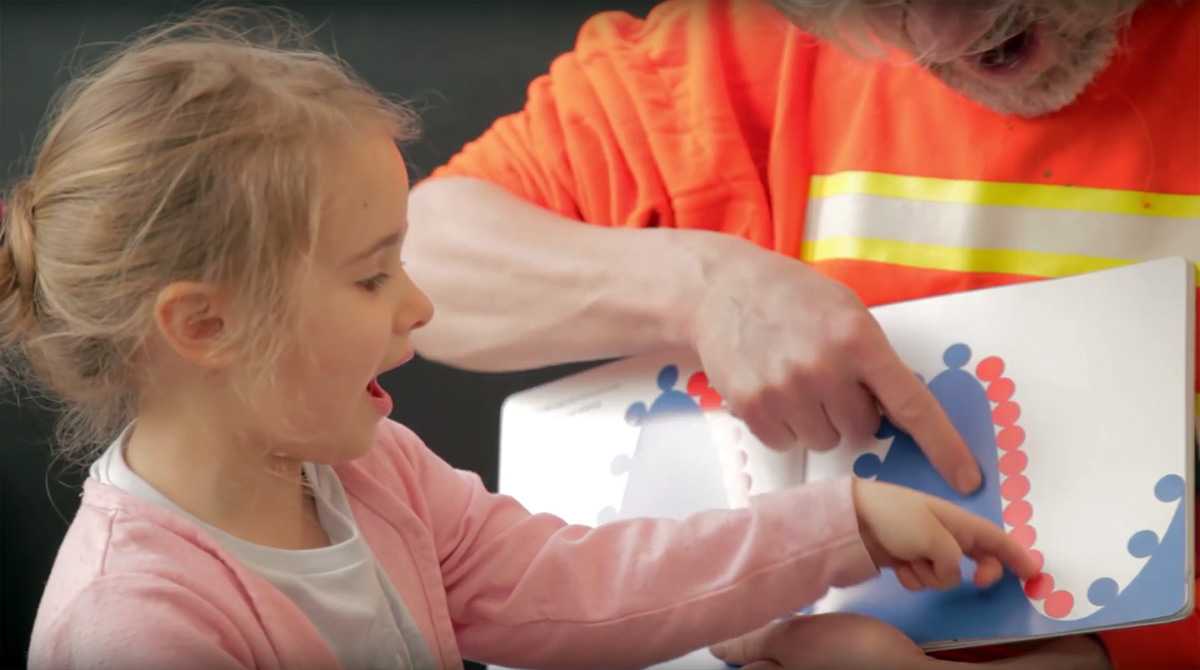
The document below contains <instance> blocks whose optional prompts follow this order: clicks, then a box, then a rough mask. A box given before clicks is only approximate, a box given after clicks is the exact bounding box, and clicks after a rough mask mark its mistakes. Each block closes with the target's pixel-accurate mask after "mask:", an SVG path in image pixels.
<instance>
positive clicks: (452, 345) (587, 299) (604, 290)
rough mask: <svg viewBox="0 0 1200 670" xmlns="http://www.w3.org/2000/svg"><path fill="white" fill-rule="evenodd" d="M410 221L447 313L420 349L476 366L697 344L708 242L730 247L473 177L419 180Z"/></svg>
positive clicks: (422, 337)
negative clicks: (592, 221)
mask: <svg viewBox="0 0 1200 670" xmlns="http://www.w3.org/2000/svg"><path fill="white" fill-rule="evenodd" d="M409 219H410V229H409V233H408V239H407V241H406V243H405V250H404V260H405V264H406V266H407V268H408V270H409V272H410V273H411V275H412V277H413V279H414V280H415V281H416V282H417V283H418V284H419V285H420V286H421V287H422V288H424V289H425V290H426V292H428V293H429V295H430V297H431V298H432V299H433V302H434V304H435V306H436V308H437V310H436V316H435V317H434V319H433V320H432V322H431V323H430V325H429V326H427V327H426V328H423V329H421V330H420V331H418V332H416V333H415V334H414V343H415V346H416V348H417V351H418V352H419V353H420V354H421V355H422V356H424V357H426V358H430V359H432V360H438V361H442V362H445V363H448V364H451V365H456V366H459V367H465V368H470V369H475V370H489V371H503V370H515V369H523V368H531V367H540V366H543V365H551V364H557V363H564V362H570V361H582V360H595V359H600V358H608V357H615V356H622V355H628V354H633V353H638V352H641V351H646V350H652V349H658V348H663V347H670V346H681V345H685V344H687V343H688V341H689V340H688V329H689V324H688V318H689V313H690V307H691V305H692V304H694V303H695V301H696V300H697V299H698V295H697V294H698V292H699V291H701V290H702V288H703V285H704V282H705V278H704V267H703V266H704V262H703V261H702V260H701V259H700V254H698V253H697V251H698V250H697V247H698V246H699V247H703V246H704V245H705V244H706V243H707V241H708V240H713V241H715V242H718V243H721V244H725V243H727V242H725V241H723V240H720V241H718V240H716V237H717V235H716V234H714V233H705V232H695V231H679V230H669V229H621V228H607V227H601V226H592V225H584V224H581V223H579V222H578V221H572V220H570V219H565V218H563V217H560V216H558V215H557V214H554V213H552V212H549V211H547V210H545V209H542V208H540V207H537V206H535V205H532V204H530V203H528V202H525V201H523V200H521V199H519V198H517V197H516V196H514V195H512V194H511V193H509V192H508V191H506V190H504V189H503V188H501V187H498V186H495V185H493V184H489V183H486V182H483V181H479V180H475V179H465V178H445V179H438V180H434V181H431V182H428V183H424V184H420V185H418V186H417V187H416V188H414V189H413V193H412V196H411V201H410V205H409ZM720 237H721V238H728V236H724V235H722V236H720ZM728 239H729V240H731V241H732V243H736V242H740V240H733V238H728Z"/></svg>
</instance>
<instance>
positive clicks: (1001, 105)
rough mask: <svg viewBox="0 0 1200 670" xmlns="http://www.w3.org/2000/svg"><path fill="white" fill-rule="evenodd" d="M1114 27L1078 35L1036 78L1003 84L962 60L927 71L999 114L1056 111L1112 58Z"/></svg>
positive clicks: (1082, 88) (1067, 103) (1068, 102)
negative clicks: (984, 76) (1066, 52)
mask: <svg viewBox="0 0 1200 670" xmlns="http://www.w3.org/2000/svg"><path fill="white" fill-rule="evenodd" d="M1116 50H1117V31H1116V30H1115V29H1098V30H1095V31H1093V32H1091V33H1089V34H1088V35H1086V36H1085V37H1083V38H1081V39H1080V40H1079V41H1078V42H1077V43H1076V44H1075V45H1073V48H1072V49H1071V51H1070V54H1069V57H1067V58H1065V59H1063V60H1062V61H1060V62H1058V63H1055V64H1054V65H1052V66H1051V67H1050V68H1049V69H1048V70H1046V71H1045V72H1043V73H1042V74H1041V75H1039V76H1038V77H1037V78H1036V79H1034V80H1032V81H1028V82H1024V83H1021V84H1012V85H1006V84H1005V83H1004V82H1002V81H995V82H990V81H986V80H981V79H979V78H978V77H976V75H974V74H972V73H971V72H968V71H966V69H967V68H968V67H969V66H967V65H965V64H963V63H958V62H955V63H944V64H929V65H927V66H926V67H928V69H929V71H930V72H932V73H933V74H934V75H936V76H937V77H938V78H940V79H941V80H942V81H943V82H945V84H946V85H947V86H949V87H950V88H953V89H955V90H956V91H958V92H960V93H962V94H963V95H965V96H966V97H968V98H970V99H971V100H974V101H975V102H977V103H979V104H981V105H983V106H984V107H987V108H989V109H991V110H993V111H995V112H998V113H1000V114H1012V115H1016V116H1023V117H1035V116H1042V115H1045V114H1050V113H1052V112H1056V111H1058V110H1060V109H1062V108H1064V107H1066V106H1067V105H1070V104H1071V103H1072V102H1074V101H1075V100H1076V99H1077V98H1078V97H1079V95H1080V94H1081V93H1083V91H1084V90H1085V89H1087V87H1088V85H1089V84H1091V83H1092V81H1093V80H1095V78H1096V76H1097V75H1099V74H1100V72H1101V71H1102V70H1104V68H1105V67H1107V66H1108V64H1109V62H1110V61H1111V60H1112V57H1113V54H1114V53H1116Z"/></svg>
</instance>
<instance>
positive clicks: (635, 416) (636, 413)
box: [625, 402, 646, 426]
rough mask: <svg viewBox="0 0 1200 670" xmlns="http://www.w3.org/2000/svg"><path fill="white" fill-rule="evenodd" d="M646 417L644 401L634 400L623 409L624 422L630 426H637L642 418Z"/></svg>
mask: <svg viewBox="0 0 1200 670" xmlns="http://www.w3.org/2000/svg"><path fill="white" fill-rule="evenodd" d="M645 418H646V403H644V402H635V403H633V404H632V405H630V406H629V409H627V410H625V423H627V424H629V425H631V426H639V425H641V423H642V419H645Z"/></svg>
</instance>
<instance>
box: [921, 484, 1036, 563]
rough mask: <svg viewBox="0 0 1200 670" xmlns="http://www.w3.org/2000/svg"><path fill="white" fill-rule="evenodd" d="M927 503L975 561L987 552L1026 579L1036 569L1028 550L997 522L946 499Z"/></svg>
mask: <svg viewBox="0 0 1200 670" xmlns="http://www.w3.org/2000/svg"><path fill="white" fill-rule="evenodd" d="M930 507H931V509H932V510H933V512H934V514H935V515H936V516H937V517H938V519H939V520H940V521H941V522H942V525H944V526H945V527H946V529H947V530H948V531H949V532H950V534H951V535H952V536H954V539H955V541H957V542H958V545H959V546H960V547H962V550H963V553H964V554H965V555H967V556H969V557H970V558H972V559H974V560H975V561H976V562H978V561H979V560H980V559H982V558H984V557H987V556H991V557H994V558H995V559H997V560H999V561H1000V562H1001V563H1003V564H1004V565H1006V566H1008V568H1009V569H1010V570H1012V571H1013V573H1015V574H1016V575H1017V576H1018V577H1020V578H1021V579H1029V578H1030V577H1033V576H1034V575H1036V574H1037V573H1038V572H1039V571H1040V568H1039V566H1038V564H1037V561H1035V560H1034V558H1033V556H1031V555H1030V554H1029V551H1028V550H1026V549H1025V547H1022V546H1021V545H1020V544H1018V543H1017V541H1016V540H1014V539H1013V538H1011V537H1009V535H1008V533H1006V532H1004V529H1003V528H1001V527H1000V526H997V525H996V524H994V523H992V522H991V521H988V520H987V519H985V518H983V517H981V516H977V515H975V514H972V513H970V512H968V511H966V510H964V509H962V508H960V507H958V506H956V505H954V504H953V503H950V502H949V501H946V500H941V499H935V500H933V501H931V504H930Z"/></svg>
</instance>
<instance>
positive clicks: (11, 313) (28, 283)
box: [0, 181, 37, 345]
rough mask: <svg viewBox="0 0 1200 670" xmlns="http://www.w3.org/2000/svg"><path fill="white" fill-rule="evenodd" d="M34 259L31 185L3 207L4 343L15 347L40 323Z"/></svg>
mask: <svg viewBox="0 0 1200 670" xmlns="http://www.w3.org/2000/svg"><path fill="white" fill-rule="evenodd" d="M36 281H37V271H36V266H35V263H34V255H33V192H32V189H31V188H30V186H29V182H27V181H23V182H20V183H19V184H17V185H16V187H14V188H13V190H12V192H11V193H10V194H9V197H8V199H7V201H6V202H4V203H3V204H0V343H3V344H4V345H11V344H13V343H14V342H15V341H17V340H19V339H21V338H22V336H24V335H25V334H27V333H28V332H29V331H30V330H31V329H32V328H33V326H34V325H35V324H36V322H37V312H36V309H35V306H34V285H35V282H36Z"/></svg>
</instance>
